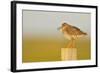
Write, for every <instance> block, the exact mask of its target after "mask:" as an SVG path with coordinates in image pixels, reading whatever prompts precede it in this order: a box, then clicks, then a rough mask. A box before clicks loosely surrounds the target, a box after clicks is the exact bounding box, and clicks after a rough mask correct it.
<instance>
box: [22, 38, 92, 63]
mask: <svg viewBox="0 0 100 73" xmlns="http://www.w3.org/2000/svg"><path fill="white" fill-rule="evenodd" d="M22 42H23V47H22V61H23V63H27V62H45V61H61V48H65V47H67V43H68V40H66V39H60V40H59V39H56V38H38V37H37V38H36V37H35V38H28V37H24V38H23V40H22ZM76 46H77V49H78V60H86V59H90V50H91V49H90V48H91V47H90V40H89V39H88V38H80V39H78V40H76Z"/></svg>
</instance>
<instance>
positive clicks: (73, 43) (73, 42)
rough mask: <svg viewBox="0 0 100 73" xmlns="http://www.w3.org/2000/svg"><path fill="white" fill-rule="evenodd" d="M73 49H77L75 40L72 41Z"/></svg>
mask: <svg viewBox="0 0 100 73" xmlns="http://www.w3.org/2000/svg"><path fill="white" fill-rule="evenodd" d="M72 48H75V39H72Z"/></svg>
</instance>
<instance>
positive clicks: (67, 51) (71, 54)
mask: <svg viewBox="0 0 100 73" xmlns="http://www.w3.org/2000/svg"><path fill="white" fill-rule="evenodd" d="M61 60H62V61H66V60H77V48H61Z"/></svg>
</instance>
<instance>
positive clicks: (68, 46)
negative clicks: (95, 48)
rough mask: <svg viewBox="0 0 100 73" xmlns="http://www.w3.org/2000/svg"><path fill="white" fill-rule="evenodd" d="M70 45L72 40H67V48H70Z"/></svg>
mask: <svg viewBox="0 0 100 73" xmlns="http://www.w3.org/2000/svg"><path fill="white" fill-rule="evenodd" d="M71 47H72V40H70V41H69V42H68V45H67V48H71Z"/></svg>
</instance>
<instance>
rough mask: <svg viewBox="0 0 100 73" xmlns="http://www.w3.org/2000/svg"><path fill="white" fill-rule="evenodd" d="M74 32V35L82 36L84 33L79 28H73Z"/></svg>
mask: <svg viewBox="0 0 100 73" xmlns="http://www.w3.org/2000/svg"><path fill="white" fill-rule="evenodd" d="M72 32H74V35H81V34H82V33H83V32H82V31H81V30H80V29H79V28H77V27H75V26H72Z"/></svg>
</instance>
